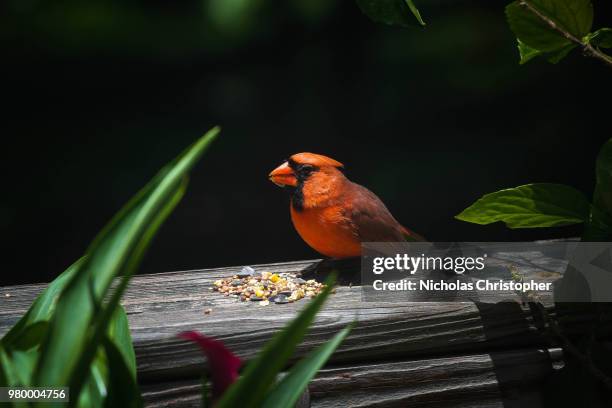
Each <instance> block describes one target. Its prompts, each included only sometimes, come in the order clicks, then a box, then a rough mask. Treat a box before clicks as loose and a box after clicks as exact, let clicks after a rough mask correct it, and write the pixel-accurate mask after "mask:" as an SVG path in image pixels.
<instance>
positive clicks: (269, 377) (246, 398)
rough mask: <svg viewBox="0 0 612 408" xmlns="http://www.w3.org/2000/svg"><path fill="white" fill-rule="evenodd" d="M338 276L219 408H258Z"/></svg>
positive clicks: (253, 364)
mask: <svg viewBox="0 0 612 408" xmlns="http://www.w3.org/2000/svg"><path fill="white" fill-rule="evenodd" d="M334 282H335V276H334V275H332V276H330V277H329V278H328V279H327V281H326V282H325V284H326V285H327V286H326V288H325V289H324V290H323V291H322V292H321V293H320V294H319V295H318V296H316V297H315V298H314V299H312V300H311V301H310V303H309V304H308V305H307V306H306V307H305V308H304V309H303V310H302V311H301V312H300V313H299V314H298V316H297V317H296V318H295V319H293V321H291V323H289V325H288V326H286V327H285V328H284V329H283V330H281V331H280V332H278V333H277V334H275V335H274V337H272V339H271V340H270V341H269V342H268V343H267V344H266V346H265V347H264V348H263V350H262V351H261V352H260V353H259V354H258V355H257V357H256V358H255V359H254V360H253V361H252V362H251V363H249V364H248V365H247V367H246V368H245V370H244V373H243V375H242V376H241V377H240V379H239V380H238V381H236V382H235V383H234V384H232V385H231V386H230V387H229V388H228V389H227V390H226V391H225V393H224V394H223V396H222V397H221V400H220V401H219V402H218V403H217V404H216V405H215V407H216V408H232V407H241V408H248V407H259V406H261V404H262V402H263V400H264V398H265V395H266V393H267V392H268V390H269V389H270V387H271V386H272V385H273V384H274V381H275V380H276V376H277V375H278V373H279V372H280V371H281V370H282V369H283V367H284V366H285V365H286V364H287V361H288V360H289V359H290V358H291V356H292V355H293V352H294V350H295V348H296V347H297V345H298V344H299V343H300V342H301V341H302V339H303V338H304V335H305V334H306V331H307V330H308V327H309V326H310V324H311V323H312V321H313V320H314V318H315V316H316V314H317V312H318V311H319V310H320V309H321V306H323V303H324V302H325V300H326V299H327V297H328V296H329V294H330V292H331V289H332V286H333V284H334Z"/></svg>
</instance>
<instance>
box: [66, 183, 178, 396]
mask: <svg viewBox="0 0 612 408" xmlns="http://www.w3.org/2000/svg"><path fill="white" fill-rule="evenodd" d="M186 188H187V180H186V178H183V182H182V183H181V184H180V185H179V188H178V189H177V190H176V191H175V192H174V194H173V195H172V196H170V197H169V198H168V201H167V203H165V206H164V207H163V208H162V209H161V210H160V211H159V212H158V213H157V215H156V217H155V218H154V219H153V220H152V221H151V223H150V224H149V225H148V226H147V228H146V230H145V231H144V233H143V236H142V239H141V240H140V241H139V243H138V245H136V246H135V249H134V253H133V254H132V259H140V258H141V257H142V254H143V253H144V250H145V249H146V247H147V245H148V244H149V242H150V241H151V239H153V236H154V235H155V232H156V231H157V230H158V229H159V227H160V226H161V224H162V223H163V221H164V220H165V219H166V218H167V217H168V216H169V215H170V213H171V212H172V210H173V209H174V207H176V205H177V204H178V203H179V201H180V200H181V198H182V197H183V195H184V193H185V190H186ZM129 279H130V275H124V276H123V277H122V278H121V281H120V283H119V285H118V286H117V288H116V289H115V291H114V292H113V295H112V296H111V299H110V300H109V302H108V304H107V305H106V306H105V307H104V310H103V312H102V313H101V314H100V315H99V316H98V318H97V319H96V321H95V325H94V327H93V335H92V338H91V339H90V341H89V342H88V343H87V345H86V348H85V350H84V351H83V353H82V355H81V359H80V361H79V363H78V365H77V367H76V368H75V370H74V372H73V373H72V376H71V380H70V382H69V384H70V387H71V390H73V392H78V391H80V389H81V387H82V386H83V384H84V382H83V378H84V377H83V375H84V374H85V373H86V372H87V367H88V363H87V362H88V361H90V359H91V358H93V355H94V354H95V352H96V348H97V347H98V345H99V344H100V343H101V342H102V341H103V339H104V336H105V334H106V332H107V330H109V329H111V330H112V327H113V325H112V324H110V322H111V319H112V318H113V315H116V314H117V313H118V312H117V309H118V307H120V305H119V301H120V299H121V296H122V295H123V292H124V291H125V289H126V288H127V284H128V282H129ZM125 322H126V324H127V317H125ZM116 325H119V323H116ZM109 326H110V328H109ZM116 329H117V328H115V330H116ZM122 331H123V332H128V334H129V328H123V329H122ZM126 341H127V340H126V339H123V344H125V342H126ZM129 341H130V343H131V339H130V340H129ZM125 353H126V354H125V356H126V357H127V359H128V360H130V361H126V366H128V367H130V368H131V371H132V373H133V377H134V381H136V358H135V356H133V353H134V351H133V349H132V350H131V351H126V352H125Z"/></svg>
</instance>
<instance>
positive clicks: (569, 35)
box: [519, 0, 612, 68]
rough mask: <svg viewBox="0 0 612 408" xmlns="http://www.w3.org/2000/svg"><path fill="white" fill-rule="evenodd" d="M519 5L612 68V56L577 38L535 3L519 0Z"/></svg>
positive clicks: (587, 53) (583, 50)
mask: <svg viewBox="0 0 612 408" xmlns="http://www.w3.org/2000/svg"><path fill="white" fill-rule="evenodd" d="M519 5H520V6H522V7H524V8H526V9H527V10H529V11H530V12H532V13H533V14H534V15H536V16H537V17H538V18H539V19H540V20H542V21H543V22H544V23H545V24H546V25H548V26H549V27H550V28H551V29H552V30H554V31H556V32H557V33H559V34H561V35H562V36H563V37H565V38H566V39H568V40H569V41H571V42H573V43H574V44H576V45H577V46H579V47H580V48H582V52H583V53H584V55H587V56H589V57H593V58H597V59H599V60H600V61H603V62H604V63H605V64H606V65H608V66H609V67H611V68H612V57H610V56H609V55H607V54H605V53H603V52H601V51H599V50H598V49H597V48H596V47H593V46H592V45H591V44H589V43H586V42H584V41H582V40H581V39H579V38H577V37H576V36H574V35H573V34H572V33H570V32H569V31H567V30H566V29H565V28H563V27H562V26H560V25H559V24H557V23H556V22H555V21H554V20H553V19H551V18H550V17H548V16H547V15H546V14H544V13H542V12H541V11H540V10H538V9H537V8H536V7H534V6H533V4H531V3H530V2H528V1H527V0H519Z"/></svg>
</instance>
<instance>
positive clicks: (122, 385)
mask: <svg viewBox="0 0 612 408" xmlns="http://www.w3.org/2000/svg"><path fill="white" fill-rule="evenodd" d="M104 350H105V352H106V356H107V358H108V369H109V379H110V381H109V384H108V396H107V397H106V400H105V401H104V406H105V407H109V408H113V407H126V408H130V407H132V408H138V407H142V405H143V404H142V398H141V396H140V390H139V389H138V384H137V383H136V376H135V373H133V372H132V371H133V368H132V367H129V366H127V365H126V360H125V356H124V353H123V352H122V351H121V350H120V349H119V348H118V347H117V343H116V342H115V341H113V340H110V339H109V338H108V337H107V338H106V339H105V340H104Z"/></svg>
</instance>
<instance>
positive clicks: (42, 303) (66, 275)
mask: <svg viewBox="0 0 612 408" xmlns="http://www.w3.org/2000/svg"><path fill="white" fill-rule="evenodd" d="M82 263H83V258H81V259H79V260H78V261H76V262H75V263H73V264H72V265H71V266H70V267H68V269H66V270H65V271H64V272H62V274H61V275H59V276H58V277H57V278H55V279H54V280H53V282H51V283H50V284H49V286H47V288H46V289H45V290H44V291H43V292H42V293H41V294H40V295H38V297H37V298H36V300H34V303H32V306H30V308H29V309H28V311H27V312H26V314H25V315H23V316H22V317H21V319H19V321H18V322H17V323H16V324H15V325H14V326H13V327H11V329H10V330H9V331H8V333H6V334H5V335H4V337H3V338H2V344H4V346H5V347H10V346H11V344H12V342H14V341H16V339H17V337H18V336H19V335H20V334H21V332H22V331H23V330H24V329H25V328H26V327H27V326H29V325H30V324H33V323H36V322H39V321H47V320H49V318H51V315H52V314H53V312H54V310H55V303H56V302H57V297H58V296H59V294H60V293H61V291H62V290H63V289H64V287H65V286H66V284H67V283H68V281H69V280H70V279H71V278H72V277H73V276H74V275H75V274H76V273H77V271H78V269H79V268H80V266H81V264H82Z"/></svg>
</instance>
